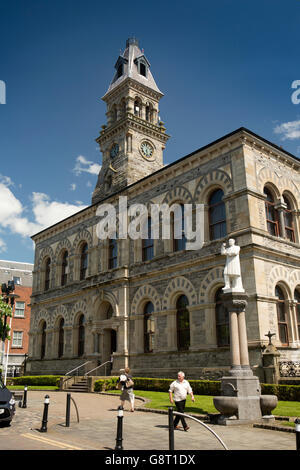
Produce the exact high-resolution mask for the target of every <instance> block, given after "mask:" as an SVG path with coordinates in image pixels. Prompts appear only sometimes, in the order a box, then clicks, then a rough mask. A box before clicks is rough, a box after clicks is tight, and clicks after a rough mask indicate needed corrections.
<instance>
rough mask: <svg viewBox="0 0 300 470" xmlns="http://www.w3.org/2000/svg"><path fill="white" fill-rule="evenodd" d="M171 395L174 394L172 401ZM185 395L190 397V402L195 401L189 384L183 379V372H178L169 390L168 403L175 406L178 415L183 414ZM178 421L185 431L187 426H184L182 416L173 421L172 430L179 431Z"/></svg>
mask: <svg viewBox="0 0 300 470" xmlns="http://www.w3.org/2000/svg"><path fill="white" fill-rule="evenodd" d="M173 393H174V400H173ZM187 394H190V395H191V398H192V401H193V402H194V401H195V398H194V395H193V390H192V387H191V386H190V384H189V382H188V381H187V380H185V378H184V372H182V371H180V372H178V374H177V380H174V382H172V383H171V385H170V388H169V397H170V402H171V403H172V405H173V403H174V401H175V405H176V409H177V411H178V412H179V413H184V409H185V402H186V396H187ZM179 420H181V422H182V426H183V429H184V430H185V431H187V430H188V429H189V426H188V425H187V424H186V421H185V419H184V416H179V415H176V417H175V419H174V429H179V426H178V423H179Z"/></svg>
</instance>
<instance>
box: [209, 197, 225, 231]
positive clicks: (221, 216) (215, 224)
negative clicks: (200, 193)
mask: <svg viewBox="0 0 300 470" xmlns="http://www.w3.org/2000/svg"><path fill="white" fill-rule="evenodd" d="M223 196H224V192H223V191H222V189H217V190H216V191H214V192H213V193H212V194H211V196H210V198H209V201H208V213H209V232H210V239H211V240H216V239H218V238H223V237H225V236H226V234H227V229H226V211H225V204H224V202H223Z"/></svg>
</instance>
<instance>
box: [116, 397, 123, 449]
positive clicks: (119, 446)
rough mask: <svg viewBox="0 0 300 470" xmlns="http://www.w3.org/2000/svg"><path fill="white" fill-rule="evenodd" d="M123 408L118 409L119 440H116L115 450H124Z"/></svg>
mask: <svg viewBox="0 0 300 470" xmlns="http://www.w3.org/2000/svg"><path fill="white" fill-rule="evenodd" d="M122 434H123V406H119V408H118V427H117V438H116V447H115V450H123V446H122V441H123V437H122Z"/></svg>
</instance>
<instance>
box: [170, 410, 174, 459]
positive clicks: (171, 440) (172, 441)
mask: <svg viewBox="0 0 300 470" xmlns="http://www.w3.org/2000/svg"><path fill="white" fill-rule="evenodd" d="M169 450H174V420H173V407H172V406H169Z"/></svg>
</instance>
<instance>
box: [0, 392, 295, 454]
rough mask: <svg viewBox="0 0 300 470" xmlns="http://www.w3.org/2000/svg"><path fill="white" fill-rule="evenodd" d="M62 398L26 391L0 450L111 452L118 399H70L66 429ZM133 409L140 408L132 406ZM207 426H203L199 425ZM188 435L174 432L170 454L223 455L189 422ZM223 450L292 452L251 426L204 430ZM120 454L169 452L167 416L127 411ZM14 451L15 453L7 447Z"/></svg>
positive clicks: (279, 438)
mask: <svg viewBox="0 0 300 470" xmlns="http://www.w3.org/2000/svg"><path fill="white" fill-rule="evenodd" d="M46 394H48V395H49V397H50V404H49V408H48V423H47V432H46V433H41V432H40V429H41V424H42V417H43V410H44V398H45V395H46ZM66 397H67V394H66V392H57V391H55V392H54V391H50V392H41V391H28V394H27V408H19V407H17V408H16V415H15V417H14V419H13V421H12V424H11V426H10V427H9V428H0V449H1V450H5V449H12V448H15V449H19V450H33V449H40V450H78V451H79V450H114V449H115V445H116V432H117V414H118V411H117V410H118V406H119V405H120V400H119V396H118V395H117V396H111V395H103V394H97V393H90V394H87V393H72V395H71V397H72V400H74V402H75V403H76V406H77V409H78V413H79V422H78V421H77V413H76V408H75V405H74V402H73V401H71V416H70V427H66V425H65V421H66ZM136 405H137V407H141V405H142V402H141V401H140V402H139V401H138V400H136ZM205 424H207V423H205ZM189 426H190V429H189V430H188V432H184V431H183V430H176V431H175V433H174V435H175V450H202V451H204V450H205V451H211V450H223V447H222V444H221V443H220V442H219V441H218V440H217V439H216V437H215V436H214V435H213V434H212V433H211V432H210V431H209V430H208V429H206V428H205V427H203V426H201V425H200V424H199V423H197V422H195V421H193V420H189ZM208 426H209V427H210V429H212V430H213V431H214V432H215V433H216V434H217V435H218V436H219V437H220V439H221V440H222V441H223V442H224V444H225V445H226V446H227V448H228V449H229V450H269V451H270V450H284V451H291V450H296V437H295V434H294V433H285V432H282V431H275V430H268V429H260V428H255V427H253V426H252V425H240V426H220V425H213V424H208ZM122 444H123V448H124V450H132V451H137V450H161V451H163V450H165V451H167V450H168V449H169V447H168V446H169V434H168V416H167V415H165V414H159V413H151V412H147V413H146V412H143V411H137V410H136V411H135V412H134V413H131V412H130V411H129V405H128V403H126V405H125V410H124V417H123V442H122ZM13 446H15V447H13Z"/></svg>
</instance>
